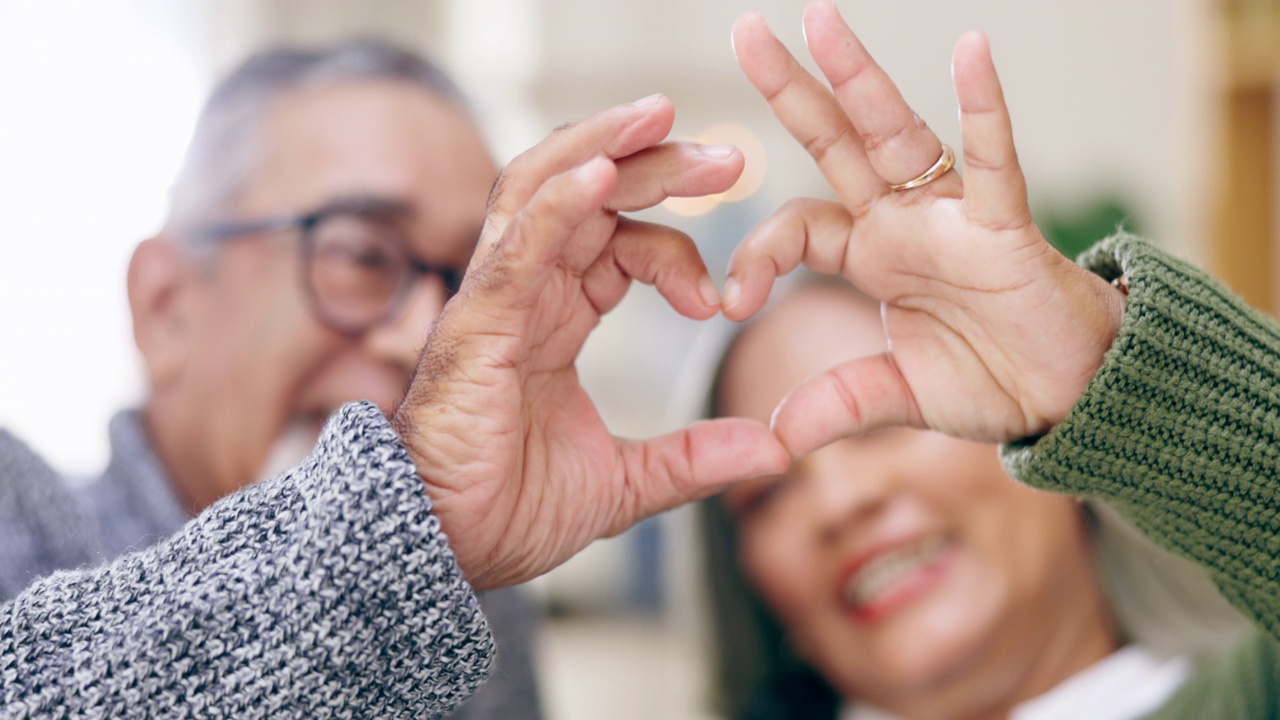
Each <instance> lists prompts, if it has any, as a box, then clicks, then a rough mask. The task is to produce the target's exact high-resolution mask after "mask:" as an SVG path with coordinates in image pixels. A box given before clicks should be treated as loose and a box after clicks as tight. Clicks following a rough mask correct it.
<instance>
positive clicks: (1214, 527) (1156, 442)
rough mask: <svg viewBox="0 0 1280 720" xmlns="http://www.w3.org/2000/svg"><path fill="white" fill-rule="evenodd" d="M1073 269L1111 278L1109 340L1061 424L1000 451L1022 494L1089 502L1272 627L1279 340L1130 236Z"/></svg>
mask: <svg viewBox="0 0 1280 720" xmlns="http://www.w3.org/2000/svg"><path fill="white" fill-rule="evenodd" d="M1081 264H1082V265H1083V266H1084V267H1086V268H1088V269H1089V270H1091V271H1093V272H1095V273H1097V274H1098V275H1100V276H1102V277H1103V278H1106V279H1114V278H1116V277H1118V276H1120V275H1124V276H1125V277H1126V279H1127V281H1128V287H1129V292H1128V298H1127V301H1126V308H1125V315H1124V319H1123V321H1122V324H1121V327H1120V332H1119V335H1118V336H1117V338H1116V341H1115V343H1114V344H1113V345H1112V347H1111V349H1110V350H1109V351H1108V352H1107V354H1106V356H1105V358H1104V360H1103V364H1102V367H1101V368H1100V369H1099V371H1098V373H1097V375H1096V376H1095V377H1094V379H1093V380H1092V382H1091V383H1090V385H1089V386H1088V388H1087V389H1086V390H1085V393H1084V395H1083V396H1082V397H1081V398H1080V400H1079V402H1078V403H1077V404H1076V406H1075V407H1074V408H1073V409H1072V411H1071V412H1070V413H1069V415H1068V416H1067V418H1066V419H1065V420H1064V421H1063V422H1062V423H1061V424H1060V425H1058V426H1056V427H1055V428H1053V429H1052V430H1051V431H1050V432H1049V433H1048V434H1046V435H1044V436H1042V437H1039V438H1032V439H1029V440H1025V441H1021V442H1016V443H1011V444H1009V445H1007V446H1006V447H1005V448H1004V450H1003V455H1004V461H1005V465H1006V467H1007V469H1008V470H1009V472H1010V473H1011V474H1012V475H1013V476H1014V477H1015V478H1017V479H1019V480H1021V481H1023V482H1025V483H1027V484H1029V485H1033V486H1036V487H1040V488H1044V489H1048V490H1054V491H1057V492H1066V493H1072V494H1076V495H1086V496H1094V497H1100V498H1102V499H1104V500H1106V501H1107V502H1109V503H1110V504H1111V505H1113V506H1114V507H1116V508H1117V509H1118V510H1120V511H1121V512H1122V513H1124V514H1125V515H1126V516H1127V517H1128V518H1129V519H1130V520H1131V521H1132V522H1133V523H1134V524H1135V525H1136V526H1137V527H1138V528H1139V529H1140V530H1142V531H1143V532H1144V533H1145V534H1147V535H1148V536H1150V537H1151V538H1152V539H1153V540H1155V541H1156V542H1157V543H1159V544H1161V545H1164V546H1165V547H1167V548H1169V549H1172V550H1174V551H1175V552H1178V553H1180V554H1182V555H1184V556H1186V557H1188V558H1190V559H1192V560H1193V561H1195V562H1198V563H1200V564H1201V565H1203V566H1204V567H1206V569H1207V570H1208V571H1209V572H1210V574H1211V575H1212V576H1213V577H1214V580H1215V581H1216V582H1217V583H1218V586H1219V588H1220V589H1221V590H1222V591H1223V593H1224V594H1225V595H1226V596H1227V598H1228V599H1230V600H1232V601H1233V603H1235V604H1236V605H1237V606H1238V607H1240V608H1241V609H1242V610H1245V611H1246V612H1247V613H1249V614H1250V615H1251V616H1252V617H1253V618H1254V619H1255V621H1258V622H1259V623H1260V624H1261V625H1262V626H1263V627H1264V628H1266V629H1268V630H1269V631H1271V633H1272V634H1273V635H1275V634H1277V630H1280V607H1277V606H1276V604H1275V598H1276V597H1277V590H1280V562H1277V556H1280V514H1277V512H1276V510H1275V508H1276V507H1277V501H1278V500H1280V493H1277V481H1276V472H1277V469H1278V468H1280V387H1278V386H1277V378H1280V330H1278V329H1277V327H1276V324H1275V322H1274V321H1273V320H1271V319H1269V318H1267V317H1266V316H1264V315H1262V314H1261V313H1259V312H1257V311H1255V310H1253V309H1251V308H1249V307H1248V306H1246V305H1245V304H1244V303H1243V302H1241V301H1240V300H1239V299H1238V298H1236V297H1235V296H1233V295H1232V294H1231V293H1230V292H1229V291H1228V290H1226V289H1225V288H1223V287H1222V286H1221V285H1220V284H1218V283H1217V282H1216V281H1214V280H1213V279H1211V278H1210V277H1208V276H1207V275H1206V274H1205V273H1204V272H1202V271H1200V270H1198V269H1196V268H1194V267H1192V266H1191V265H1189V264H1187V263H1185V262H1182V261H1180V260H1177V259H1175V258H1173V257H1171V256H1169V255H1167V254H1165V253H1163V252H1161V251H1159V250H1157V249H1156V248H1154V247H1153V246H1151V245H1149V244H1147V243H1145V242H1142V241H1140V240H1138V239H1136V238H1134V237H1132V236H1129V235H1125V234H1121V235H1118V236H1116V237H1113V238H1110V239H1108V240H1105V241H1103V242H1102V243H1099V244H1098V245H1097V246H1095V247H1094V248H1093V249H1092V250H1090V251H1089V252H1088V253H1086V254H1085V256H1084V257H1083V258H1082V259H1081Z"/></svg>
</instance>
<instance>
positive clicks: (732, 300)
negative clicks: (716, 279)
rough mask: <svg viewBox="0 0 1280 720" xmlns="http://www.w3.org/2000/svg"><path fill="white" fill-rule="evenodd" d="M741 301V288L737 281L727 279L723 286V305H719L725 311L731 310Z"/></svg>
mask: <svg viewBox="0 0 1280 720" xmlns="http://www.w3.org/2000/svg"><path fill="white" fill-rule="evenodd" d="M741 299H742V286H741V285H739V284H738V281H737V280H735V279H733V278H729V280H728V281H727V282H725V284H724V303H723V304H722V305H721V307H723V308H724V309H725V310H732V309H733V308H734V306H736V305H737V304H738V301H739V300H741Z"/></svg>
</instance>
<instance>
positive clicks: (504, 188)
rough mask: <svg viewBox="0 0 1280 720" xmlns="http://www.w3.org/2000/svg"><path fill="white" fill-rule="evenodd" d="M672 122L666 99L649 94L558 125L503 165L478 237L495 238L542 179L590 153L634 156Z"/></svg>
mask: <svg viewBox="0 0 1280 720" xmlns="http://www.w3.org/2000/svg"><path fill="white" fill-rule="evenodd" d="M674 123H675V107H674V106H673V105H672V104H671V100H669V99H668V98H667V97H665V96H664V95H650V96H649V97H646V98H641V99H640V100H636V101H635V102H631V103H627V104H625V105H615V106H614V107H611V108H609V109H607V110H602V111H600V112H598V113H595V114H594V115H591V116H589V117H587V118H585V119H583V120H580V121H578V122H576V123H571V124H568V125H564V126H562V127H560V128H559V129H557V130H556V131H555V132H553V133H551V135H549V136H547V137H546V138H545V139H544V140H543V141H542V142H540V143H538V144H537V145H535V146H533V147H532V148H530V149H528V150H526V151H524V152H523V153H521V154H520V155H519V156H517V157H516V158H515V159H514V160H512V161H511V162H510V163H509V164H508V165H507V167H506V168H504V169H503V171H502V174H501V175H500V176H499V177H498V180H497V181H496V182H495V183H494V185H493V191H492V192H491V193H490V196H489V208H488V213H487V215H486V217H485V233H484V234H483V237H485V238H491V239H496V238H497V236H500V235H501V234H502V231H503V230H504V229H505V224H506V222H507V221H508V220H509V219H510V218H511V217H512V216H514V215H515V214H516V213H517V212H519V211H520V209H521V208H522V207H524V205H525V204H526V203H527V202H529V199H530V198H532V197H533V195H534V193H536V192H537V191H538V188H539V187H541V186H542V183H544V182H546V181H547V180H548V179H550V178H552V177H554V176H556V175H560V174H561V173H564V172H567V171H568V170H570V169H572V168H575V167H577V166H579V165H581V164H583V163H584V162H586V161H587V160H589V159H591V158H593V157H596V156H604V157H606V158H609V159H611V160H617V159H619V158H624V157H627V156H629V155H634V154H635V153H637V152H640V151H641V150H644V149H645V148H648V147H652V146H654V145H656V144H658V143H659V142H661V141H662V140H663V139H664V138H666V137H667V134H668V133H670V132H671V127H672V125H673V124H674ZM482 242H483V241H482Z"/></svg>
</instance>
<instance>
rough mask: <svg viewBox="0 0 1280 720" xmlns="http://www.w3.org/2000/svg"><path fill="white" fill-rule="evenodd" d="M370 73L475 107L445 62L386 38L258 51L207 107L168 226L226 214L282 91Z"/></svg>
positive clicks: (185, 229) (191, 226)
mask: <svg viewBox="0 0 1280 720" xmlns="http://www.w3.org/2000/svg"><path fill="white" fill-rule="evenodd" d="M362 79H370V80H398V81H403V82H408V83H412V84H414V85H418V86H419V87H421V88H423V89H424V90H427V91H428V92H431V93H434V94H436V95H438V96H440V97H443V98H445V99H448V100H451V101H453V102H456V103H457V104H458V105H459V106H461V107H463V108H464V109H465V108H467V102H466V99H465V98H464V96H463V94H462V91H461V90H459V89H458V86H457V85H455V84H454V82H453V81H452V80H450V79H449V77H448V76H447V75H445V73H444V71H442V70H441V69H440V68H439V67H438V66H436V65H435V64H434V63H433V62H431V61H430V60H428V59H426V58H425V57H422V56H421V55H418V54H416V53H413V52H410V51H408V50H404V49H402V48H399V47H396V46H394V45H391V44H389V43H387V42H385V41H382V40H375V39H358V40H351V41H347V42H344V43H341V44H338V45H334V46H331V47H327V48H319V49H302V48H293V47H279V48H272V49H268V50H264V51H261V52H258V53H255V54H254V55H252V56H250V57H249V58H248V59H247V60H245V61H244V62H243V63H241V64H240V66H239V67H237V68H236V69H235V70H233V71H232V72H231V73H230V74H229V75H227V76H226V77H225V78H223V80H222V82H220V83H219V84H218V85H217V87H215V88H214V90H213V92H212V93H211V94H210V96H209V99H208V101H206V103H205V106H204V109H203V110H202V111H201V113H200V118H199V120H197V122H196V128H195V133H194V134H193V135H192V138H191V144H190V145H189V146H188V147H187V153H186V157H185V158H184V159H183V163H182V168H181V170H179V172H178V176H177V179H176V180H175V181H174V184H173V187H172V190H171V194H170V204H169V219H168V223H167V227H168V229H169V230H171V231H173V232H174V233H175V234H176V235H177V236H179V237H180V238H189V237H190V236H191V234H192V233H194V232H195V231H197V230H199V229H201V228H203V227H206V226H208V225H210V224H212V223H216V222H218V221H220V220H224V219H225V218H224V213H226V211H227V208H228V207H229V206H230V205H231V203H232V202H233V201H234V199H235V196H236V194H237V193H238V192H239V191H240V189H241V187H242V186H243V185H244V183H245V181H247V180H248V178H249V175H250V174H251V173H252V172H253V170H254V161H255V158H256V157H257V154H258V142H259V140H260V137H259V136H260V131H261V128H262V124H263V121H264V120H265V118H266V116H267V114H268V113H269V112H270V111H271V109H272V108H273V107H274V106H275V104H276V103H277V102H278V101H279V100H280V98H281V97H283V96H284V95H286V94H288V93H290V92H292V91H294V90H298V89H302V88H308V87H315V86H317V85H324V84H328V83H333V82H342V81H347V80H362Z"/></svg>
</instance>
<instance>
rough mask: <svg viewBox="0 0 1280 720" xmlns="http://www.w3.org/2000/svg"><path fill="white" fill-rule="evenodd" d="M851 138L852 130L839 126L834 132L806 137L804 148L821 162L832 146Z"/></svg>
mask: <svg viewBox="0 0 1280 720" xmlns="http://www.w3.org/2000/svg"><path fill="white" fill-rule="evenodd" d="M852 139H853V131H852V130H851V129H850V128H848V127H841V128H838V129H837V130H835V131H834V132H829V133H824V134H822V135H818V136H816V137H812V138H810V139H808V140H807V141H805V143H804V149H805V151H806V152H808V153H809V155H810V156H812V157H813V159H814V160H817V161H818V162H822V161H823V159H824V158H826V156H827V153H828V152H830V151H831V149H832V148H834V147H836V146H837V145H840V144H841V143H845V142H849V141H850V140H852Z"/></svg>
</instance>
